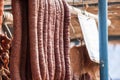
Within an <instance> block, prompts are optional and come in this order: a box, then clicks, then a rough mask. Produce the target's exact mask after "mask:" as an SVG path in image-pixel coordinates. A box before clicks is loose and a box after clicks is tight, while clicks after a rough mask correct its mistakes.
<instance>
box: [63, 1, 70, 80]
mask: <svg viewBox="0 0 120 80" xmlns="http://www.w3.org/2000/svg"><path fill="white" fill-rule="evenodd" d="M63 4H64V9H65V14H64V18H65V19H64V55H65V67H66V74H65V80H71V79H72V78H71V67H70V55H69V54H70V51H69V46H70V45H69V43H70V37H69V23H70V12H69V8H68V5H67V3H66V2H65V1H64V0H63Z"/></svg>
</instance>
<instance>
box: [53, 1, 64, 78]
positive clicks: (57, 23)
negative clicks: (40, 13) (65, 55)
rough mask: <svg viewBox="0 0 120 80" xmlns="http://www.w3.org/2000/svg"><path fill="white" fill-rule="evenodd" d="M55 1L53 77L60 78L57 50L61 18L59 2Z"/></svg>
mask: <svg viewBox="0 0 120 80" xmlns="http://www.w3.org/2000/svg"><path fill="white" fill-rule="evenodd" d="M55 3H56V26H55V33H54V54H55V64H56V65H55V79H54V80H60V78H61V70H62V69H61V58H60V50H59V45H60V44H59V34H60V33H59V29H60V25H61V24H60V18H61V10H60V4H59V1H58V0H55Z"/></svg>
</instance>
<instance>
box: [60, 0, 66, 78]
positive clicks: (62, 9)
mask: <svg viewBox="0 0 120 80" xmlns="http://www.w3.org/2000/svg"><path fill="white" fill-rule="evenodd" d="M59 2H60V9H61V20H60V22H61V23H60V24H61V27H60V34H59V36H60V40H59V44H60V46H59V47H60V55H61V66H62V73H61V80H64V79H65V60H64V42H63V26H64V6H63V2H62V0H59Z"/></svg>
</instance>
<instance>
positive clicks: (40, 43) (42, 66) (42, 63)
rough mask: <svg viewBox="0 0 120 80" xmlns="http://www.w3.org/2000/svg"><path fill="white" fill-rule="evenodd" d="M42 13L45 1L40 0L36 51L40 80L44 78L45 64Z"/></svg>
mask: <svg viewBox="0 0 120 80" xmlns="http://www.w3.org/2000/svg"><path fill="white" fill-rule="evenodd" d="M44 13H45V1H44V0H40V2H39V12H38V26H37V32H38V49H39V61H40V62H39V63H40V72H41V77H42V80H45V78H46V62H45V54H44V48H43V25H44Z"/></svg>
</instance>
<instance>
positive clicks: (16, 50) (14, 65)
mask: <svg viewBox="0 0 120 80" xmlns="http://www.w3.org/2000/svg"><path fill="white" fill-rule="evenodd" d="M12 11H13V15H14V16H13V18H14V19H13V20H14V21H13V22H14V39H13V44H12V49H11V55H10V72H11V79H12V80H21V77H20V70H19V69H20V54H21V52H20V51H21V34H22V30H21V29H22V24H21V22H22V21H21V2H20V0H12Z"/></svg>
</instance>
